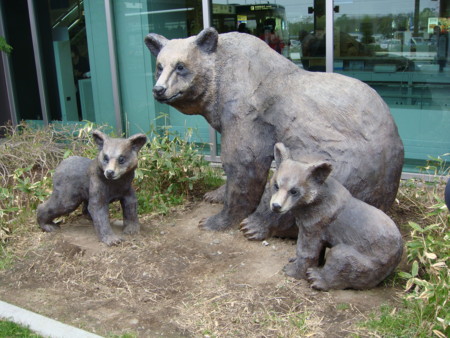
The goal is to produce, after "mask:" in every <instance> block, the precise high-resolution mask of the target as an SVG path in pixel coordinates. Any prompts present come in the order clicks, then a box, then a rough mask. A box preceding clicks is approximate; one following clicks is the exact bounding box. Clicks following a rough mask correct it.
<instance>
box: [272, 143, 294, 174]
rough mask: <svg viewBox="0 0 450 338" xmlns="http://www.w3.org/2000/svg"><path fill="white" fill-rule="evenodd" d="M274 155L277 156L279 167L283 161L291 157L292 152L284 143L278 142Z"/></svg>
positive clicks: (277, 165)
mask: <svg viewBox="0 0 450 338" xmlns="http://www.w3.org/2000/svg"><path fill="white" fill-rule="evenodd" d="M273 157H274V158H275V166H276V167H277V169H278V167H279V166H280V164H281V162H283V161H285V160H287V159H290V158H291V154H290V152H289V149H288V148H286V147H285V146H284V144H283V143H281V142H278V143H276V144H275V146H274V147H273Z"/></svg>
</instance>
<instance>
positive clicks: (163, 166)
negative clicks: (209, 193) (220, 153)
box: [136, 127, 223, 213]
mask: <svg viewBox="0 0 450 338" xmlns="http://www.w3.org/2000/svg"><path fill="white" fill-rule="evenodd" d="M152 133H154V134H157V133H158V131H156V130H155V129H153V130H152ZM191 134H192V130H188V132H187V133H186V135H185V137H184V138H181V137H180V136H179V135H177V134H174V133H172V132H171V131H170V127H164V128H162V130H160V131H159V137H154V138H152V139H151V140H150V141H149V142H148V144H147V146H146V147H144V148H142V150H141V152H140V156H139V157H140V162H139V168H138V169H137V171H136V187H137V188H136V192H137V196H138V209H139V212H141V213H144V212H161V213H166V212H168V211H169V210H170V207H171V206H174V205H178V204H180V203H183V202H184V201H185V200H186V199H187V198H189V197H193V196H199V195H201V194H202V192H205V191H206V190H207V189H210V188H212V187H217V186H218V185H220V184H222V183H223V182H222V180H221V179H219V178H218V173H217V172H216V171H214V170H213V169H212V168H211V167H210V166H209V164H208V162H207V161H206V160H205V159H204V158H203V156H202V155H201V154H200V152H199V149H197V148H196V146H195V144H194V143H192V142H189V140H190V137H191Z"/></svg>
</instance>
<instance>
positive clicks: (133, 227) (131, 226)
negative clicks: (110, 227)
mask: <svg viewBox="0 0 450 338" xmlns="http://www.w3.org/2000/svg"><path fill="white" fill-rule="evenodd" d="M140 228H141V225H140V224H139V223H137V222H133V223H128V224H126V225H125V228H124V229H123V233H124V234H125V235H135V234H137V233H139V230H140Z"/></svg>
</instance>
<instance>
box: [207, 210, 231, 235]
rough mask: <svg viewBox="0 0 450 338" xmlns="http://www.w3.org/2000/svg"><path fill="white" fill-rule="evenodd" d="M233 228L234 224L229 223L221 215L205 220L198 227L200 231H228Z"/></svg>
mask: <svg viewBox="0 0 450 338" xmlns="http://www.w3.org/2000/svg"><path fill="white" fill-rule="evenodd" d="M232 226H233V224H232V223H231V222H229V221H227V219H226V218H225V217H223V216H222V214H221V213H219V214H217V215H214V216H211V217H208V218H203V219H202V220H201V221H200V223H199V224H198V227H199V228H200V229H204V230H214V231H221V230H226V229H229V228H231V227H232Z"/></svg>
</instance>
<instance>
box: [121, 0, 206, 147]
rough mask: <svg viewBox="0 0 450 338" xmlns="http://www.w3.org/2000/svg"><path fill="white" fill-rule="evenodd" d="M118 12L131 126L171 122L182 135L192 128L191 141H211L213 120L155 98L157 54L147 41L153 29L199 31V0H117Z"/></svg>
mask: <svg viewBox="0 0 450 338" xmlns="http://www.w3.org/2000/svg"><path fill="white" fill-rule="evenodd" d="M114 13H115V14H114V16H115V17H114V19H115V28H116V41H117V54H118V62H119V67H118V68H119V72H120V81H121V95H122V106H123V111H124V113H125V120H126V123H127V130H128V131H129V132H130V133H135V132H148V131H149V130H150V126H151V125H153V126H156V127H160V126H163V125H170V126H172V130H173V131H176V132H178V133H180V134H181V135H184V134H186V133H187V131H188V129H192V130H193V135H192V138H191V140H192V141H194V142H198V143H204V144H208V143H209V125H208V123H207V122H206V120H205V119H204V118H203V117H202V116H187V115H184V114H182V113H180V112H179V111H177V110H176V109H174V108H172V107H170V106H168V105H165V104H161V103H158V102H156V101H155V100H154V99H153V95H152V88H153V85H154V70H155V58H154V57H153V56H152V55H151V54H150V52H149V50H148V49H147V47H146V46H145V45H144V38H145V36H146V35H147V34H148V33H150V32H152V33H158V34H161V35H163V36H165V37H167V38H169V39H173V38H185V37H188V36H190V35H195V34H198V33H199V32H200V31H201V30H202V28H203V17H202V7H201V0H173V1H154V0H140V1H133V2H130V1H125V0H121V1H114ZM160 115H163V116H164V118H158V116H160Z"/></svg>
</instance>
